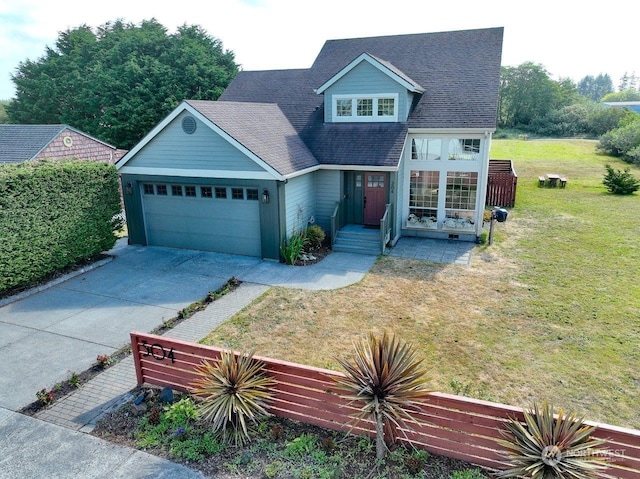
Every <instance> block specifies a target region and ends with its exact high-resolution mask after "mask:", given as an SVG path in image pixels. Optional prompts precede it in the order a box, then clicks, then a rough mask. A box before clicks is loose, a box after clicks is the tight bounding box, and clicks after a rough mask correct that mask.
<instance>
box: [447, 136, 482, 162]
mask: <svg viewBox="0 0 640 479" xmlns="http://www.w3.org/2000/svg"><path fill="white" fill-rule="evenodd" d="M449 159H450V160H478V159H480V139H479V138H475V139H471V138H462V139H459V140H449Z"/></svg>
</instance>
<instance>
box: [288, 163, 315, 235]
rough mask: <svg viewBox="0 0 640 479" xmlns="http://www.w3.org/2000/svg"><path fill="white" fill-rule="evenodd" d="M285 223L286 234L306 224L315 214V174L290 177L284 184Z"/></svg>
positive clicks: (302, 227)
mask: <svg viewBox="0 0 640 479" xmlns="http://www.w3.org/2000/svg"><path fill="white" fill-rule="evenodd" d="M284 189H285V198H286V199H285V201H286V205H285V217H286V220H285V223H286V231H287V236H290V235H291V233H293V232H294V231H300V230H302V229H304V228H305V227H306V226H307V221H308V220H309V218H310V217H311V216H315V214H316V200H315V193H316V175H315V173H307V174H306V175H301V176H296V177H295V178H291V179H290V180H289V181H288V182H287V183H286V184H285V185H284Z"/></svg>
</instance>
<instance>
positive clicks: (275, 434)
mask: <svg viewBox="0 0 640 479" xmlns="http://www.w3.org/2000/svg"><path fill="white" fill-rule="evenodd" d="M282 436H284V428H283V427H282V426H281V425H280V424H276V425H275V426H273V427H272V428H271V439H273V440H274V441H278V440H279V439H282Z"/></svg>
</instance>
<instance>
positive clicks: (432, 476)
mask: <svg viewBox="0 0 640 479" xmlns="http://www.w3.org/2000/svg"><path fill="white" fill-rule="evenodd" d="M143 391H145V389H142V388H137V389H135V390H134V391H133V392H132V395H133V396H134V397H135V396H137V395H138V394H139V393H141V392H143ZM146 391H147V398H146V399H145V402H146V407H145V410H144V411H140V410H138V409H137V408H136V407H135V406H134V405H133V404H131V403H129V404H126V405H125V406H123V407H122V408H120V409H118V410H117V411H114V412H112V413H110V414H108V415H107V416H105V417H104V418H103V419H101V420H100V421H99V422H98V424H97V425H96V427H95V429H94V430H93V432H92V434H93V435H94V436H97V437H100V438H102V439H105V440H108V441H110V442H113V443H116V444H119V445H122V446H127V447H131V448H138V449H140V448H139V447H138V446H137V444H136V430H137V428H138V424H139V423H140V421H141V420H142V418H143V417H145V415H149V414H150V413H151V411H152V410H153V409H156V410H157V409H160V410H161V409H162V407H163V405H162V404H161V403H160V401H159V400H158V392H159V389H157V388H147V389H146ZM180 397H182V394H181V393H177V396H176V398H175V400H176V401H177V400H178V399H180ZM201 427H204V428H206V425H202V426H201ZM264 429H265V430H266V432H264V433H263V434H258V433H254V434H253V435H252V436H253V439H252V441H251V442H250V443H249V444H247V445H246V446H245V447H240V448H237V447H229V448H227V449H224V450H223V451H221V452H218V453H216V454H214V455H212V456H209V457H205V458H204V459H202V460H196V461H194V460H187V459H184V458H177V457H171V455H170V453H169V451H168V450H167V449H162V448H149V449H143V450H145V452H147V453H150V454H154V455H156V456H159V457H162V458H165V459H168V460H171V461H173V462H177V463H180V464H183V465H185V466H187V467H190V468H192V469H196V470H198V471H200V472H201V473H202V474H203V475H204V476H205V477H207V478H212V479H213V478H215V479H240V478H243V479H245V478H256V479H257V478H261V479H262V478H268V477H287V478H288V477H294V476H290V475H287V474H286V473H284V475H281V474H277V475H275V476H274V475H268V474H266V473H264V472H263V471H264V470H265V468H266V467H268V466H269V465H270V464H274V462H279V461H282V460H284V459H283V456H277V455H274V451H277V450H279V451H282V450H284V449H285V448H286V445H287V444H288V443H290V442H291V441H293V440H294V439H296V438H298V437H300V436H302V435H303V434H304V435H312V436H314V437H315V438H317V444H319V445H320V447H321V449H322V450H324V452H325V453H326V454H329V455H330V454H333V453H339V454H341V455H342V457H344V458H345V459H346V457H347V455H348V460H345V461H344V464H343V465H342V466H340V472H339V473H337V474H336V475H335V476H331V477H337V478H353V477H363V478H364V477H370V478H376V477H382V475H381V474H383V473H384V471H382V470H379V469H378V466H377V465H376V460H375V447H374V448H373V449H369V450H364V449H363V447H362V443H361V440H362V438H360V437H357V436H352V435H345V434H344V433H337V432H334V431H330V430H327V429H323V428H320V427H317V426H313V425H310V424H305V423H302V422H298V421H292V420H288V419H283V418H277V417H271V418H269V419H268V427H267V428H264ZM338 448H339V449H340V450H338ZM340 451H342V452H340ZM281 454H282V453H281ZM284 457H286V455H285V456H284ZM301 461H302V462H304V459H301ZM387 461H388V462H389V464H391V465H394V468H393V469H392V470H393V471H394V472H393V473H388V475H385V476H384V477H385V478H387V479H406V478H409V477H420V478H422V479H441V478H450V477H451V475H452V474H453V473H454V472H455V471H463V470H468V469H475V468H474V466H472V465H471V464H468V463H465V462H462V461H457V460H455V459H450V458H447V457H444V456H437V455H431V454H429V455H428V458H427V460H426V461H425V462H424V463H421V464H418V466H419V469H418V470H417V471H415V474H408V472H409V470H408V467H409V468H410V467H411V463H410V461H411V459H408V458H406V457H405V459H403V460H402V461H403V463H398V462H397V461H399V459H394V458H393V457H390V458H388V459H387ZM394 461H395V463H394ZM414 465H415V464H414ZM230 466H232V467H230ZM301 469H302V468H301ZM401 471H402V472H401ZM476 471H478V474H480V472H479V470H478V469H476ZM295 477H307V476H304V475H302V476H298V475H296V476H295ZM308 477H314V476H308ZM473 477H475V478H478V477H488V475H484V474H482V475H476V476H473Z"/></svg>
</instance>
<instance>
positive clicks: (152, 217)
mask: <svg viewBox="0 0 640 479" xmlns="http://www.w3.org/2000/svg"><path fill="white" fill-rule="evenodd" d="M141 190H142V203H143V211H144V221H145V227H146V233H147V243H148V244H149V245H154V246H169V247H172V248H185V249H194V250H202V251H216V252H219V253H230V254H240V255H246V256H261V243H260V205H259V201H258V189H257V188H250V187H225V186H220V187H215V186H200V185H181V184H171V183H146V182H145V183H142V185H141Z"/></svg>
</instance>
